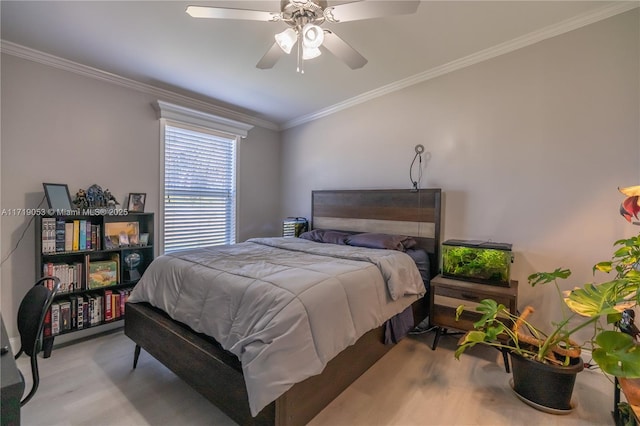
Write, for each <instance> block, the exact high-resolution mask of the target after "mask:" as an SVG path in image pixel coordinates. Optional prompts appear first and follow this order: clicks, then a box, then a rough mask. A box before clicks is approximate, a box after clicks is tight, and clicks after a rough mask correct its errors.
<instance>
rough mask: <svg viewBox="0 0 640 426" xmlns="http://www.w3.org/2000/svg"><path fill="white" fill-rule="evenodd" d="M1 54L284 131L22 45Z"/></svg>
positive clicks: (5, 44) (3, 46)
mask: <svg viewBox="0 0 640 426" xmlns="http://www.w3.org/2000/svg"><path fill="white" fill-rule="evenodd" d="M0 52H2V53H7V54H9V55H13V56H16V57H19V58H22V59H27V60H29V61H33V62H38V63H40V64H43V65H47V66H50V67H54V68H58V69H61V70H65V71H69V72H73V73H76V74H80V75H82V76H85V77H90V78H93V79H97V80H101V81H105V82H108V83H113V84H117V85H119V86H122V87H126V88H128V89H132V90H137V91H139V92H143V93H147V94H150V95H153V96H156V97H157V98H158V99H162V100H166V101H171V102H176V103H179V104H181V105H184V106H185V107H190V108H194V109H198V110H201V111H203V112H206V113H210V114H214V115H218V116H221V117H225V118H228V119H231V120H236V121H240V122H244V123H249V124H253V125H254V126H259V127H263V128H266V129H271V130H281V129H280V127H279V126H278V125H277V124H275V123H273V122H271V121H267V120H263V119H261V118H258V117H254V116H251V115H248V114H244V113H241V112H238V111H234V110H231V109H229V108H224V107H221V106H218V105H215V104H212V103H209V102H205V101H202V100H199V99H195V98H192V97H189V96H185V95H181V94H179V93H175V92H172V91H170V90H166V89H161V88H159V87H155V86H152V85H149V84H145V83H141V82H139V81H135V80H132V79H128V78H125V77H121V76H119V75H116V74H112V73H109V72H107V71H103V70H100V69H97V68H93V67H89V66H86V65H82V64H79V63H77V62H73V61H69V60H67V59H63V58H59V57H57V56H54V55H50V54H48V53H44V52H41V51H39V50H35V49H31V48H28V47H25V46H21V45H19V44H16V43H12V42H9V41H6V40H0Z"/></svg>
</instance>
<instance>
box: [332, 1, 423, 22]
mask: <svg viewBox="0 0 640 426" xmlns="http://www.w3.org/2000/svg"><path fill="white" fill-rule="evenodd" d="M419 5H420V2H419V1H376V0H372V1H357V2H354V3H345V4H340V5H337V6H333V7H329V8H327V10H330V12H327V13H330V15H331V17H332V18H328V19H329V20H330V21H334V22H348V21H358V20H361V19H372V18H383V17H385V16H389V15H408V14H411V13H415V12H416V10H418V6H419Z"/></svg>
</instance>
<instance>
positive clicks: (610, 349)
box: [592, 330, 640, 378]
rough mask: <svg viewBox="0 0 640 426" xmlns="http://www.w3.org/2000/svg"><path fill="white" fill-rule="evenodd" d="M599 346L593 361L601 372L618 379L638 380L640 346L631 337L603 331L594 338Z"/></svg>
mask: <svg viewBox="0 0 640 426" xmlns="http://www.w3.org/2000/svg"><path fill="white" fill-rule="evenodd" d="M596 343H597V345H598V346H599V347H598V348H596V349H594V350H593V354H592V355H593V360H594V361H595V362H597V363H598V365H599V366H600V368H601V369H602V371H604V372H605V373H608V374H612V375H614V376H618V377H627V378H640V346H638V345H636V342H635V341H634V340H633V337H631V336H630V335H628V334H626V333H622V332H619V331H610V330H607V331H603V332H602V333H600V334H599V335H598V336H596Z"/></svg>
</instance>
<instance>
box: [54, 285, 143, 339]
mask: <svg viewBox="0 0 640 426" xmlns="http://www.w3.org/2000/svg"><path fill="white" fill-rule="evenodd" d="M132 290H133V289H132V288H127V289H121V290H103V291H101V292H95V293H88V294H84V295H79V296H74V295H72V296H69V298H68V299H63V300H57V301H55V302H53V303H52V304H51V309H49V311H48V312H47V315H46V317H45V323H44V336H45V337H50V336H56V335H58V334H60V333H64V332H68V331H72V330H82V329H84V328H89V327H92V326H95V325H99V324H102V323H104V322H109V321H114V320H117V319H118V318H120V317H122V316H124V307H125V303H126V302H127V299H128V298H129V295H130V294H131V291H132Z"/></svg>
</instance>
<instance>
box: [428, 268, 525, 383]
mask: <svg viewBox="0 0 640 426" xmlns="http://www.w3.org/2000/svg"><path fill="white" fill-rule="evenodd" d="M429 293H430V296H429V308H430V309H429V318H430V325H431V326H435V327H436V336H435V338H434V339H433V346H432V347H431V349H433V350H435V349H436V347H437V346H438V340H439V339H440V336H441V335H442V334H446V333H447V331H448V329H450V328H451V329H455V330H459V331H468V330H472V329H473V323H474V322H476V321H477V320H478V319H479V318H480V314H478V313H477V312H476V311H475V307H476V306H477V304H478V303H479V302H480V301H481V300H482V299H494V300H495V301H496V302H498V303H502V304H503V305H505V306H506V307H507V308H508V309H509V311H510V312H511V313H512V314H515V313H516V312H517V309H518V281H513V280H512V281H511V286H510V287H501V286H497V285H489V284H478V283H474V282H469V281H461V280H456V279H452V278H445V277H443V276H442V275H438V276H436V277H435V278H433V279H432V280H431V290H430V292H429ZM459 305H465V306H467V307H468V309H465V310H464V312H463V313H462V315H461V316H460V320H458V321H456V308H457V307H458V306H459ZM503 355H504V357H505V366H506V367H507V371H508V368H509V365H508V363H507V362H506V361H507V359H506V353H504V352H503Z"/></svg>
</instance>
